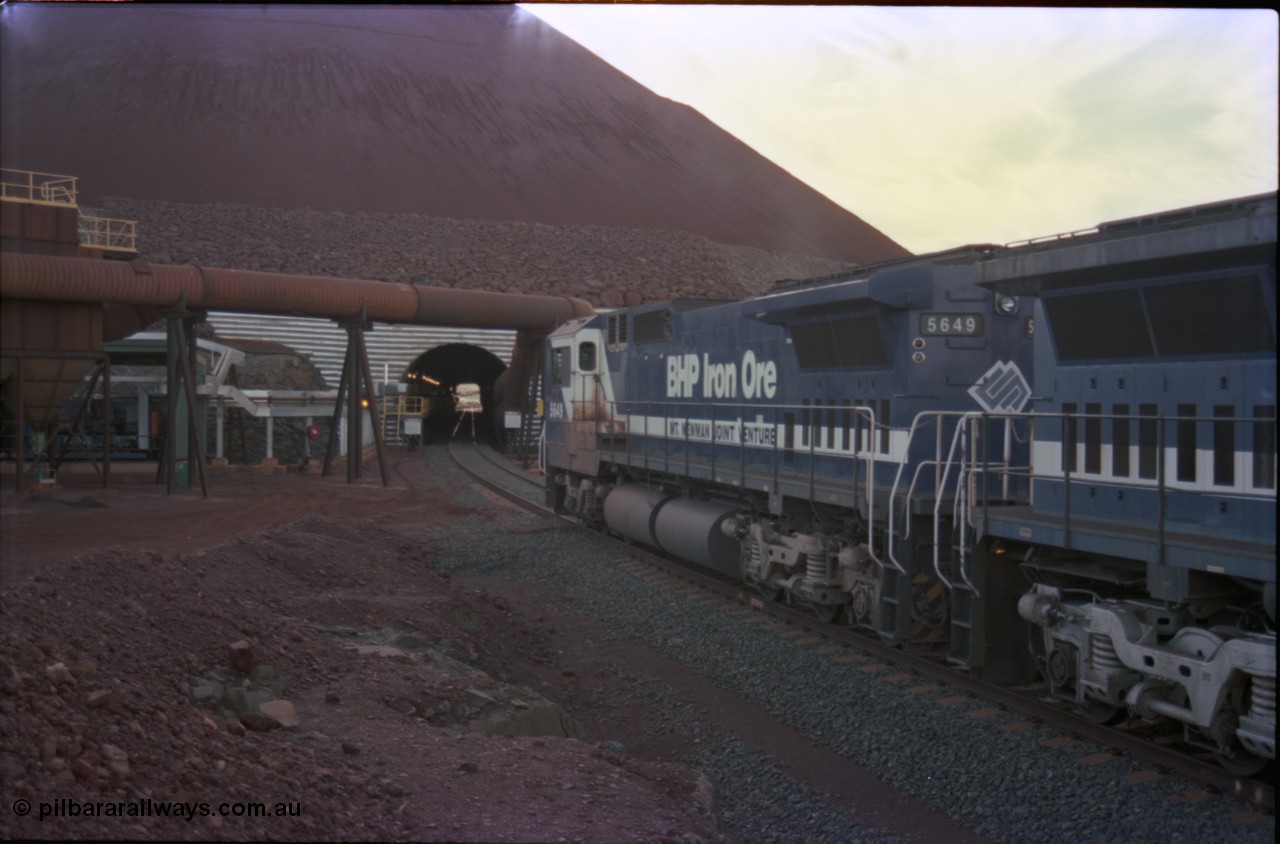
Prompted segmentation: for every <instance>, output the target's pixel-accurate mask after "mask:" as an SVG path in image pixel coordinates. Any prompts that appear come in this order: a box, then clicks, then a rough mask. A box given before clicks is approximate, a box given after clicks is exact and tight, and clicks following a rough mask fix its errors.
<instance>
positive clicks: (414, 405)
mask: <svg viewBox="0 0 1280 844" xmlns="http://www.w3.org/2000/svg"><path fill="white" fill-rule="evenodd" d="M426 402H427V400H426V399H425V398H424V397H422V396H383V397H382V414H383V416H421V415H423V414H424V413H426V410H427V404H426Z"/></svg>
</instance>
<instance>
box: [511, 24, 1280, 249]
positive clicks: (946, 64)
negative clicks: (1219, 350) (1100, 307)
mask: <svg viewBox="0 0 1280 844" xmlns="http://www.w3.org/2000/svg"><path fill="white" fill-rule="evenodd" d="M522 8H524V9H525V10H526V11H528V12H531V13H532V14H534V15H537V16H538V17H539V18H540V19H542V20H543V21H544V22H546V23H548V24H550V25H552V26H553V27H555V28H556V29H557V30H559V31H560V32H561V33H562V34H564V35H566V36H568V37H570V38H572V39H573V40H574V41H577V42H578V43H579V44H581V45H582V46H584V47H586V48H587V49H589V50H591V51H592V52H593V53H595V54H596V55H598V56H600V57H601V58H602V59H604V60H605V61H607V62H609V63H610V64H612V65H614V66H615V67H617V68H618V69H619V70H621V71H623V72H624V73H626V74H628V75H629V76H631V77H632V78H634V79H636V80H637V81H638V82H640V83H641V84H643V85H645V86H646V87H648V88H649V89H650V90H652V91H654V92H655V93H657V94H659V95H661V96H663V97H667V98H668V99H671V100H675V101H677V102H680V103H684V104H686V105H689V106H692V107H693V108H695V109H697V110H698V111H700V112H701V113H702V114H703V115H705V116H706V117H707V118H708V119H710V120H711V121H713V122H714V123H716V124H717V125H719V126H720V127H721V128H723V129H725V130H726V131H728V132H729V133H730V134H732V135H734V136H735V137H737V138H738V139H739V140H741V141H743V142H744V143H746V144H748V145H749V146H751V147H752V148H754V149H755V150H756V151H757V152H759V153H761V154H762V155H764V156H765V157H766V158H769V159H770V160H772V161H774V162H775V163H777V164H778V165H779V166H781V167H783V168H784V169H786V170H787V171H788V172H790V173H791V174H792V175H794V176H796V177H797V178H799V179H801V180H802V181H804V182H806V183H807V184H809V185H810V186H812V187H814V188H815V189H817V190H818V191H820V192H821V193H823V194H824V195H825V196H827V197H829V198H830V199H832V200H833V201H835V202H836V203H838V204H839V205H841V206H843V207H844V208H847V209H848V210H849V211H851V212H853V213H854V214H856V215H857V216H859V217H861V218H862V219H863V220H865V221H867V222H868V223H870V224H871V225H873V226H875V227H876V228H878V229H880V230H881V231H882V232H884V233H885V234H886V235H888V236H889V237H891V238H893V239H894V240H896V241H897V242H898V243H900V244H902V245H903V246H904V247H906V248H907V249H909V250H911V251H912V252H916V253H922V252H929V251H935V250H939V249H947V248H951V247H954V246H959V245H962V244H967V243H1011V242H1015V241H1019V240H1025V239H1029V238H1034V237H1040V236H1045V235H1052V234H1058V233H1063V232H1068V231H1075V230H1081V229H1087V228H1089V227H1091V226H1094V225H1096V224H1097V223H1101V222H1105V221H1107V220H1115V219H1121V218H1124V217H1130V216H1136V215H1140V214H1148V213H1153V212H1158V211H1166V210H1171V209H1174V208H1181V207H1185V206H1188V205H1196V204H1200V203H1203V202H1213V201H1217V200H1222V199H1229V198H1233V197H1239V196H1247V195H1250V194H1255V193H1263V192H1266V191H1274V190H1276V188H1277V148H1278V147H1280V138H1278V137H1277V126H1278V124H1280V118H1278V116H1277V103H1278V102H1280V92H1278V90H1277V67H1280V64H1278V62H1280V55H1278V52H1277V32H1278V24H1277V16H1276V14H1275V13H1274V12H1272V11H1271V10H1269V9H1235V10H1212V9H1177V8H1169V9H1124V8H1097V9H1054V8H1039V7H1024V8H1016V7H1014V8H1010V7H1004V8H977V7H949V8H948V7H877V6H791V5H786V6H732V5H714V6H697V5H694V6H686V5H662V4H641V5H626V4H618V5H606V4H576V3H572V4H532V5H524V6H522Z"/></svg>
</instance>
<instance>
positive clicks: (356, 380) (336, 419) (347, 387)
mask: <svg viewBox="0 0 1280 844" xmlns="http://www.w3.org/2000/svg"><path fill="white" fill-rule="evenodd" d="M337 322H338V325H339V326H340V327H341V328H344V329H346V331H347V353H346V356H345V357H344V358H343V361H342V377H341V379H340V380H339V382H338V395H337V398H336V399H334V403H333V421H332V424H330V426H329V439H328V443H327V445H326V446H325V452H324V469H323V471H322V473H321V474H322V475H324V476H328V474H329V470H330V468H331V467H332V466H333V457H334V447H335V445H336V444H337V439H338V425H339V424H340V423H341V421H342V413H343V402H344V400H345V402H346V414H347V483H349V484H350V483H355V482H356V481H357V480H359V479H360V477H361V474H362V473H363V469H364V454H363V445H362V443H363V440H364V412H363V411H364V409H365V408H364V407H362V406H361V400H362V399H363V402H364V405H366V406H367V407H368V409H369V417H370V420H371V422H372V425H373V442H374V446H375V447H376V449H377V452H378V469H379V471H380V474H381V477H382V485H383V486H384V487H385V486H390V485H391V479H390V476H389V475H388V473H387V460H386V454H385V446H384V444H383V441H382V420H381V419H380V418H379V415H378V402H377V398H376V397H375V396H374V389H373V376H372V373H371V372H370V369H369V350H368V348H367V347H366V345H365V341H364V334H365V332H366V331H371V330H372V329H373V324H372V323H371V322H370V321H369V319H368V318H367V317H366V315H365V311H364V309H363V308H361V311H360V316H358V317H356V318H354V319H349V320H338V321H337Z"/></svg>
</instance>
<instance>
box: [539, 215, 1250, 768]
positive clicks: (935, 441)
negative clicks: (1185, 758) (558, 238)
mask: <svg viewBox="0 0 1280 844" xmlns="http://www.w3.org/2000/svg"><path fill="white" fill-rule="evenodd" d="M1268 225H1269V226H1270V228H1269V230H1268V228H1267V227H1268ZM1232 238H1235V240H1239V241H1241V242H1240V243H1239V244H1236V243H1235V240H1232ZM1268 238H1269V239H1268ZM1246 241H1247V243H1246ZM1274 248H1275V198H1274V196H1270V197H1261V198H1253V199H1250V200H1240V201H1236V202H1231V203H1225V204H1221V205H1217V206H1212V207H1205V208H1201V209H1192V210H1188V211H1184V212H1171V213H1169V214H1166V215H1157V216H1156V217H1153V218H1150V219H1143V220H1133V221H1120V222H1117V223H1112V224H1107V225H1104V226H1101V227H1099V228H1098V229H1097V230H1094V231H1091V232H1089V233H1079V234H1076V235H1073V236H1068V237H1062V238H1055V239H1053V240H1051V241H1048V242H1042V243H1030V244H1026V245H1023V246H1017V247H992V246H970V247H963V248H959V249H955V250H949V251H946V252H940V253H935V254H932V255H926V256H919V257H916V258H911V259H905V260H901V261H894V262H888V263H884V264H877V265H873V266H868V267H859V268H854V269H851V270H849V271H847V272H845V273H841V274H838V275H833V276H827V277H824V278H818V279H812V280H807V281H803V282H784V283H780V284H779V285H777V286H775V287H774V289H772V290H771V291H769V292H767V293H764V294H762V295H759V296H755V297H753V298H750V299H747V300H744V301H739V302H712V301H674V302H664V303H651V304H646V305H643V306H640V307H636V308H632V309H627V310H621V311H615V312H611V313H605V314H598V315H596V316H593V317H588V318H585V319H581V320H577V321H575V322H571V323H567V324H565V325H563V326H561V327H560V328H559V329H557V330H556V331H555V332H554V333H552V334H551V335H550V336H549V338H548V339H547V343H546V350H545V353H546V371H545V373H544V384H545V387H544V395H545V400H546V418H545V421H544V429H543V430H544V434H543V436H544V443H543V449H544V455H543V462H544V468H545V470H546V474H547V497H548V503H549V504H551V505H554V506H555V507H556V508H557V509H558V510H560V511H561V512H567V513H572V514H574V515H576V516H577V517H579V518H581V519H582V520H583V521H585V522H587V523H590V524H594V525H596V526H598V527H601V528H604V529H607V530H610V531H612V532H614V533H616V534H619V535H621V536H623V537H626V538H628V539H631V540H634V541H637V542H641V543H644V544H646V545H650V546H653V547H655V548H659V549H662V550H665V551H667V552H669V553H671V554H673V555H675V556H678V557H681V558H684V559H687V560H691V561H693V562H696V563H700V564H702V565H704V566H707V567H710V568H713V569H717V570H719V571H721V572H723V573H725V574H728V575H730V576H732V577H735V578H741V579H742V580H743V581H744V582H745V583H747V584H748V585H749V586H750V587H751V588H752V589H754V590H758V592H759V593H760V594H761V595H762V596H763V597H764V598H766V599H769V600H785V601H787V602H789V603H792V604H796V605H801V606H806V607H809V608H811V609H812V610H813V611H814V612H815V613H816V614H817V615H818V616H819V617H820V618H823V619H824V620H828V621H835V622H841V623H847V624H852V625H856V626H859V627H863V628H866V629H868V630H872V631H875V632H876V633H877V634H879V635H880V636H881V637H882V638H884V639H885V640H887V641H889V642H892V643H895V644H899V645H902V646H904V647H913V648H922V649H930V650H938V651H940V652H942V651H945V653H946V654H947V656H948V658H949V659H950V660H951V661H952V662H954V663H955V664H957V665H960V666H963V667H965V668H966V669H967V670H969V671H971V672H972V673H974V674H979V675H982V676H985V677H988V678H991V679H995V680H1015V679H1023V678H1025V679H1030V678H1031V677H1033V676H1035V673H1036V672H1037V671H1038V672H1039V673H1040V674H1041V675H1042V676H1044V677H1046V678H1047V679H1048V682H1049V683H1050V685H1051V687H1052V688H1053V690H1054V692H1055V693H1056V694H1059V695H1061V696H1063V697H1065V698H1067V699H1068V700H1070V701H1071V702H1072V703H1073V705H1075V706H1076V707H1078V708H1079V709H1081V710H1082V711H1083V712H1084V713H1085V714H1087V715H1089V716H1090V717H1095V718H1107V717H1110V716H1111V715H1112V714H1114V713H1116V712H1118V711H1121V710H1123V709H1125V708H1132V709H1133V710H1135V711H1137V712H1138V713H1140V714H1142V715H1143V716H1145V717H1150V718H1156V717H1174V718H1177V719H1179V720H1181V721H1183V722H1185V723H1187V724H1188V728H1187V729H1188V730H1189V731H1194V732H1195V733H1196V738H1197V739H1199V740H1201V741H1203V742H1205V743H1206V744H1207V745H1208V746H1209V747H1210V749H1212V750H1213V751H1214V752H1217V753H1218V754H1219V755H1220V756H1221V757H1222V758H1223V759H1224V760H1225V761H1226V762H1227V763H1228V764H1232V765H1235V766H1238V767H1248V766H1251V765H1253V764H1254V763H1255V762H1256V761H1257V760H1266V759H1272V758H1274V755H1275V751H1274V736H1275V667H1274V666H1275V632H1274V621H1275V598H1274V589H1275V566H1274V560H1275V535H1274V506H1275V440H1274V412H1275V409H1274V380H1275V344H1274V330H1275V326H1274V313H1275V256H1274ZM1135 302H1136V303H1137V304H1135ZM1188 313H1189V314H1190V316H1188ZM1162 320H1163V321H1164V322H1162ZM1175 365H1176V368H1175ZM1210 388H1212V389H1213V390H1214V391H1216V392H1215V393H1214V394H1213V395H1215V396H1217V398H1215V399H1214V400H1213V401H1207V398H1208V397H1209V395H1210V392H1209V391H1210ZM1218 399H1220V400H1218ZM1268 414H1269V415H1268ZM1268 437H1270V438H1269V439H1268ZM1153 465H1154V466H1155V467H1156V468H1155V470H1152V468H1151V467H1152V466H1153ZM1152 471H1154V474H1152ZM1268 483H1269V484H1270V485H1269V486H1268V485H1267V484H1268ZM1228 628H1229V629H1228ZM1033 630H1035V631H1038V632H1037V633H1036V634H1035V635H1033V634H1032V631H1033ZM1268 672H1269V673H1268Z"/></svg>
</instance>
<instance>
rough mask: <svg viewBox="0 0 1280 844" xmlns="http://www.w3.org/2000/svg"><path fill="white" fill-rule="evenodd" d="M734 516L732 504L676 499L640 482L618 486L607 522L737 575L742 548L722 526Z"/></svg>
mask: <svg viewBox="0 0 1280 844" xmlns="http://www.w3.org/2000/svg"><path fill="white" fill-rule="evenodd" d="M734 513H735V508H733V507H732V506H729V505H725V504H717V503H715V502H714V501H698V500H695V499H690V498H674V497H672V496H670V495H667V494H666V493H664V492H663V491H662V490H660V489H657V488H654V487H650V486H645V485H644V484H637V483H628V484H621V485H619V486H616V487H614V488H613V489H612V490H610V491H609V494H608V495H607V496H606V497H605V500H604V521H605V524H607V525H608V526H609V528H610V529H611V530H613V531H616V532H617V533H620V534H622V535H623V536H625V537H627V538H628V539H632V540H635V541H636V542H641V543H644V544H645V545H651V546H653V547H655V548H660V549H662V550H663V551H666V552H667V553H668V554H673V555H675V556H677V557H680V558H681V559H684V560H689V561H691V562H694V563H698V564H699V565H702V566H706V567H707V568H712V569H715V570H717V571H719V572H722V573H724V574H728V575H731V576H734V577H736V576H737V575H738V559H739V557H740V556H741V553H742V551H741V546H740V545H739V544H738V542H737V540H735V539H733V538H732V537H730V536H727V535H726V534H725V531H724V530H722V528H721V526H722V524H723V523H724V522H725V521H727V520H729V519H732V518H733V516H734Z"/></svg>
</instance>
